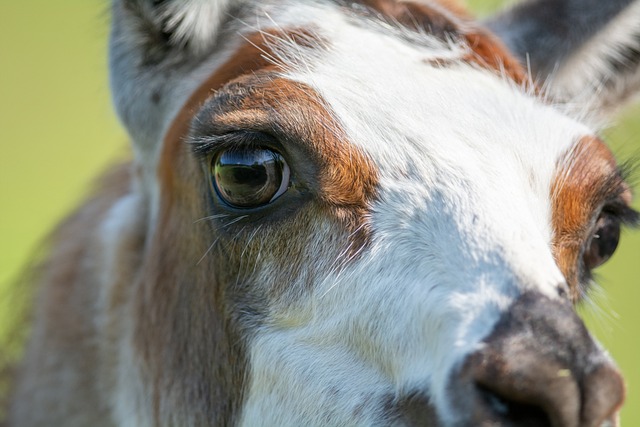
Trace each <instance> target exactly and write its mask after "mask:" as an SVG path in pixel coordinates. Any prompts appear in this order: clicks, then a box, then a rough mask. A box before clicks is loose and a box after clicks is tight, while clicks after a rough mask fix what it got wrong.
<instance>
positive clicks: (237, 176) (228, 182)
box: [211, 149, 289, 209]
mask: <svg viewBox="0 0 640 427" xmlns="http://www.w3.org/2000/svg"><path fill="white" fill-rule="evenodd" d="M211 169H212V171H211V172H212V178H213V186H214V188H215V190H216V192H217V194H218V196H219V197H220V198H221V199H222V200H223V201H224V202H225V203H227V204H228V205H230V206H232V207H236V208H244V209H248V208H256V207H259V206H263V205H266V204H268V203H271V202H273V201H274V200H275V199H277V198H278V197H279V196H281V195H282V194H283V193H284V192H285V191H287V188H288V187H289V166H288V165H287V163H286V162H285V161H284V159H283V158H282V156H281V155H280V154H278V153H276V152H274V151H271V150H266V149H240V150H227V151H223V152H221V153H219V154H218V155H216V156H215V157H214V158H213V161H212V164H211Z"/></svg>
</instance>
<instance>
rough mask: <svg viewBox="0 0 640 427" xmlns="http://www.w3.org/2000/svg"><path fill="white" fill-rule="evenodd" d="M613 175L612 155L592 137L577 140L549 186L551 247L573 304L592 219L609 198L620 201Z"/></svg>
mask: <svg viewBox="0 0 640 427" xmlns="http://www.w3.org/2000/svg"><path fill="white" fill-rule="evenodd" d="M617 174H618V172H617V165H616V161H615V159H614V157H613V154H612V153H611V151H610V150H609V148H608V147H607V146H606V145H605V144H604V142H602V141H601V140H600V139H598V138H596V137H592V136H586V137H583V138H582V139H580V140H579V141H578V142H577V143H576V145H575V146H574V147H573V148H572V149H571V151H570V152H569V153H567V155H566V156H565V157H564V158H563V159H562V160H561V162H560V164H559V165H558V168H557V171H556V176H555V179H554V181H553V184H552V186H551V202H552V225H553V231H554V237H553V241H552V247H553V252H554V257H555V259H556V262H557V264H558V266H559V267H560V270H561V271H562V273H563V274H564V276H565V278H566V280H567V282H568V284H569V288H570V290H571V298H572V300H573V301H577V300H579V299H580V296H581V292H582V290H581V288H580V286H581V283H580V280H581V271H580V269H581V257H582V252H583V248H584V245H585V242H586V241H587V239H589V238H590V236H589V233H590V232H591V228H592V226H593V221H594V220H595V218H594V217H595V215H597V214H598V213H599V211H600V210H601V209H602V207H603V205H604V204H605V202H607V201H608V199H609V198H611V197H612V196H618V197H620V196H619V195H620V184H621V182H622V181H621V180H620V181H617V182H612V179H611V177H612V176H614V177H615V176H617ZM614 184H615V185H614ZM612 186H613V187H615V188H611V187H612ZM629 198H630V194H629V193H625V192H623V194H622V197H621V199H622V200H623V201H625V200H626V199H629Z"/></svg>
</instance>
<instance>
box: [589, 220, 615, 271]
mask: <svg viewBox="0 0 640 427" xmlns="http://www.w3.org/2000/svg"><path fill="white" fill-rule="evenodd" d="M619 242H620V221H618V220H617V219H615V218H613V217H612V216H611V215H608V214H602V215H601V216H600V218H599V219H598V222H597V223H596V230H595V233H594V235H593V237H592V238H591V241H590V242H589V246H588V247H587V248H586V250H585V253H584V263H585V266H586V267H587V268H588V269H589V270H591V269H593V268H596V267H598V266H600V265H602V264H604V263H605V262H607V261H608V260H609V258H611V256H612V255H613V253H614V252H615V251H616V248H617V247H618V243H619Z"/></svg>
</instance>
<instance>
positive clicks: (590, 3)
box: [488, 0, 640, 117]
mask: <svg viewBox="0 0 640 427" xmlns="http://www.w3.org/2000/svg"><path fill="white" fill-rule="evenodd" d="M488 25H489V27H490V28H492V29H493V31H494V32H495V33H496V34H497V35H498V36H499V37H500V38H501V39H502V40H503V41H504V43H505V44H506V45H507V46H508V47H509V48H510V49H511V50H512V52H513V53H514V54H516V55H517V56H519V58H520V60H521V61H522V62H523V63H524V64H528V65H529V66H530V68H531V71H532V73H533V77H534V78H535V80H536V81H537V82H538V83H541V84H544V85H546V87H547V88H548V89H549V91H550V92H551V94H552V95H555V96H556V97H560V98H561V99H564V100H568V101H573V102H576V103H578V104H579V106H578V108H583V109H585V108H586V109H587V110H589V111H590V112H592V113H595V114H596V115H597V116H600V117H603V116H607V115H609V114H610V113H612V112H614V111H615V110H617V109H618V108H619V107H620V106H622V105H623V104H625V103H626V102H628V101H630V100H631V99H632V98H633V96H634V95H637V94H638V93H639V92H640V0H529V1H524V2H522V3H520V4H517V5H515V6H513V7H512V8H511V9H508V10H506V11H504V12H502V13H499V14H498V15H496V16H494V17H492V18H490V19H489V21H488Z"/></svg>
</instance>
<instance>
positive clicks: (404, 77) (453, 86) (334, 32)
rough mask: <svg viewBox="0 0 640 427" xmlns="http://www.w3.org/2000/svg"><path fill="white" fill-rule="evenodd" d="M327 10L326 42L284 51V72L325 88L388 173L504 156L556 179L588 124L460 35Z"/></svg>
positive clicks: (340, 116) (350, 133)
mask: <svg viewBox="0 0 640 427" xmlns="http://www.w3.org/2000/svg"><path fill="white" fill-rule="evenodd" d="M322 13H326V14H328V16H327V19H326V20H324V22H330V25H327V26H326V28H325V27H322V26H321V27H320V28H318V30H317V31H318V33H319V34H321V37H323V39H326V40H327V44H328V45H329V47H328V48H327V49H325V50H323V51H322V52H321V53H320V54H319V53H318V52H315V51H314V52H309V51H308V50H307V49H298V48H296V49H295V52H294V53H293V54H289V55H287V54H285V55H283V57H284V61H288V63H289V64H291V66H289V67H287V72H286V77H287V78H289V79H291V80H294V81H297V82H301V83H304V84H305V85H307V86H309V87H311V88H312V89H313V90H314V91H315V92H317V93H318V94H319V96H320V97H321V98H322V100H323V101H324V102H325V103H326V104H327V106H328V107H329V110H330V111H331V114H333V115H334V116H335V118H336V120H337V121H338V122H339V123H340V124H341V126H342V127H343V128H344V130H345V132H346V134H347V137H348V138H347V139H348V141H349V143H351V144H354V145H356V146H358V147H359V148H360V149H362V150H363V151H365V152H366V153H367V154H368V155H370V156H371V157H372V158H373V159H374V160H375V162H376V163H377V164H378V166H379V167H380V168H381V169H382V171H381V173H382V174H383V175H384V173H395V172H394V171H396V169H395V168H401V169H405V168H407V167H409V165H410V164H414V165H415V160H416V156H420V157H421V158H422V160H421V162H422V163H425V162H426V163H429V164H430V167H431V168H432V170H433V171H435V170H437V169H438V168H439V165H447V168H450V167H451V165H456V164H458V165H459V166H460V167H459V169H464V170H467V171H472V170H474V167H468V166H471V165H469V164H465V163H469V162H471V163H474V164H476V165H477V166H478V167H481V168H483V167H488V166H489V165H491V164H496V163H499V164H504V163H505V162H507V163H510V164H513V168H516V169H518V171H525V172H526V174H527V175H535V176H540V175H546V176H548V177H549V179H551V175H553V172H554V169H555V166H556V165H555V161H554V159H559V158H560V157H561V156H562V154H563V153H564V152H566V151H567V150H568V149H569V148H570V146H571V145H572V144H574V143H576V141H577V140H578V139H579V138H580V137H582V136H584V135H588V134H590V133H591V132H590V130H589V129H587V128H586V127H585V126H583V125H581V124H579V123H577V122H575V121H574V120H572V119H570V118H568V117H566V116H564V115H563V114H561V113H560V112H558V111H557V110H555V109H554V108H552V107H550V106H549V105H547V104H545V102H543V101H542V100H540V99H539V98H538V97H537V96H536V95H535V94H533V93H532V92H531V91H528V90H527V88H525V87H523V85H522V82H516V81H514V80H513V79H512V76H511V75H508V74H507V73H501V72H500V69H499V68H497V69H496V68H494V67H492V66H486V67H482V66H481V65H480V64H479V63H478V62H469V61H468V60H467V59H466V58H468V57H469V54H470V53H469V51H470V49H471V48H470V47H469V46H467V45H465V44H463V43H458V42H453V41H451V40H449V41H444V40H443V39H440V38H437V37H436V36H434V35H431V34H427V33H424V32H423V33H415V34H413V35H411V37H409V36H407V34H406V33H404V32H403V31H404V30H398V29H396V28H390V27H380V25H379V23H376V22H370V21H368V20H364V22H363V21H362V20H359V21H358V20H355V21H354V20H353V19H350V18H349V17H348V16H346V17H345V16H343V15H339V14H337V13H335V11H331V10H322ZM406 31H409V30H406ZM513 168H510V167H509V166H507V167H501V168H500V169H501V170H504V171H505V172H506V171H510V170H512V169H513ZM547 188H548V187H547Z"/></svg>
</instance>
